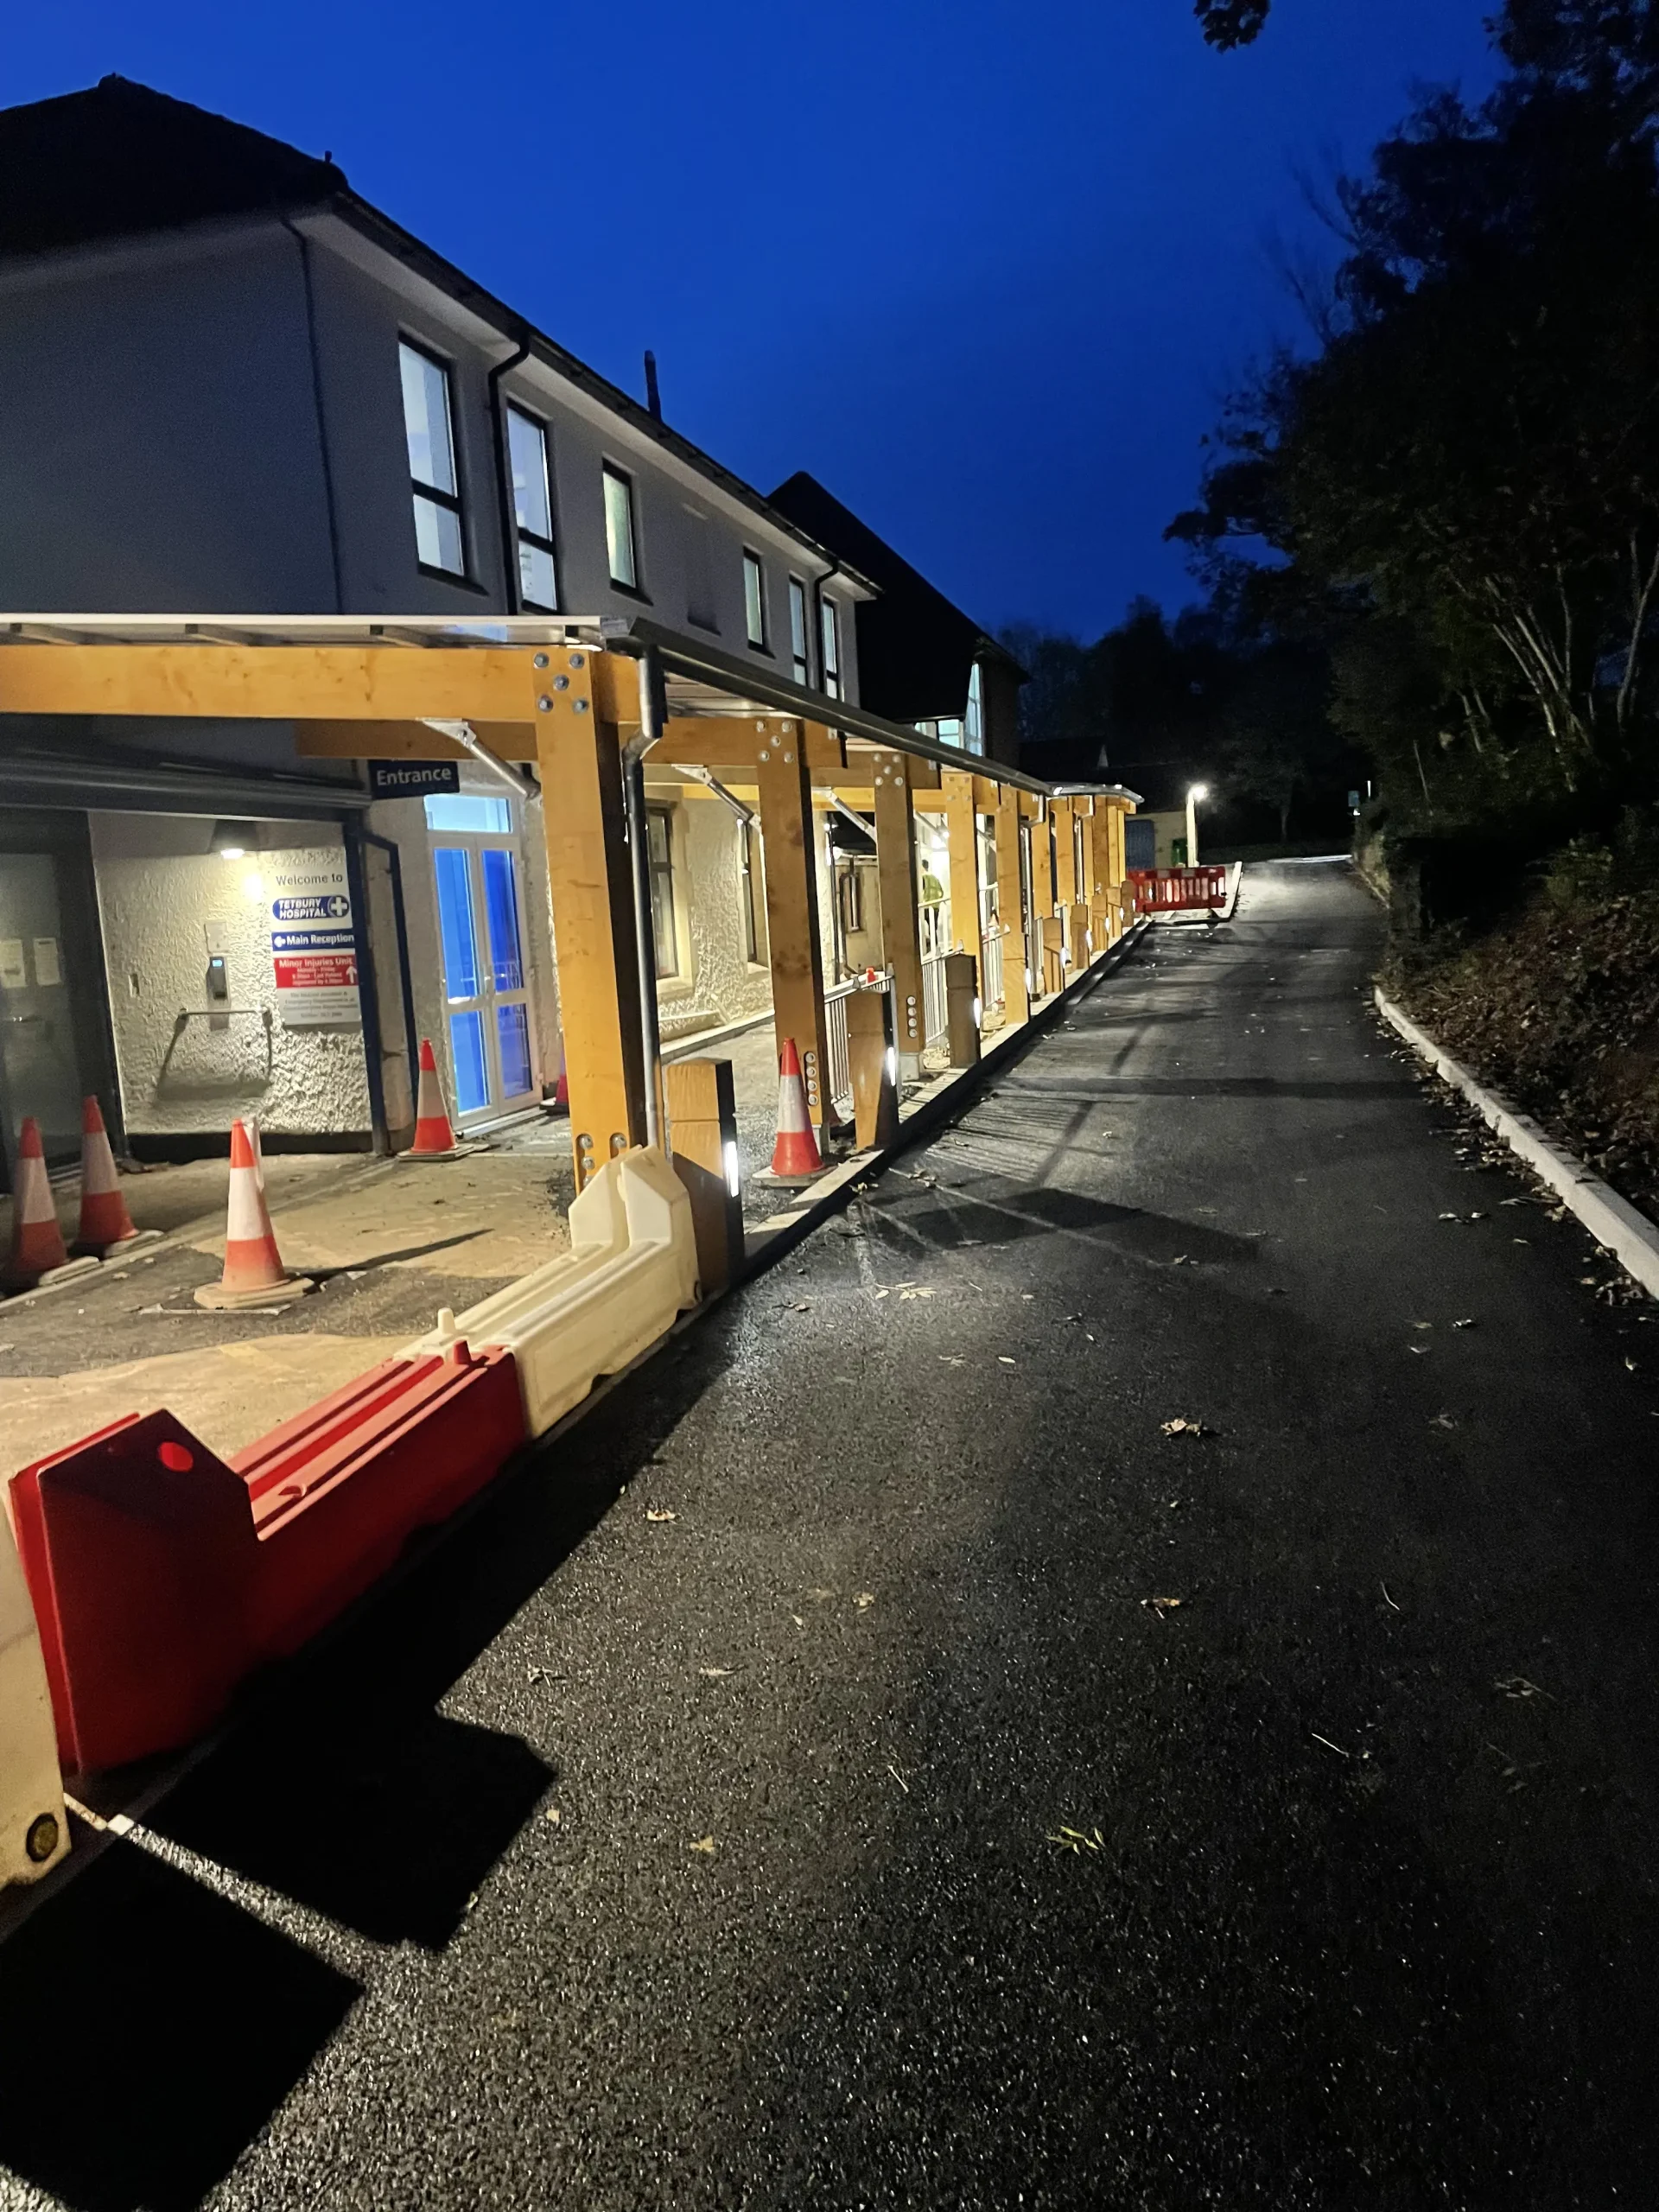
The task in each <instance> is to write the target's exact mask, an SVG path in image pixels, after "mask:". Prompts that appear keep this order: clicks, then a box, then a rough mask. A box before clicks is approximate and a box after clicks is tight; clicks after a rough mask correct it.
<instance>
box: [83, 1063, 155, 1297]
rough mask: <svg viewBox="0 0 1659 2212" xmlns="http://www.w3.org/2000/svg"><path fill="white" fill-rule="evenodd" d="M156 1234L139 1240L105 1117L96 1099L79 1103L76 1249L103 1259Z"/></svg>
mask: <svg viewBox="0 0 1659 2212" xmlns="http://www.w3.org/2000/svg"><path fill="white" fill-rule="evenodd" d="M157 1233H158V1232H157V1231H156V1230H149V1232H148V1236H147V1237H146V1238H144V1239H142V1240H141V1238H140V1236H139V1232H138V1230H136V1229H135V1228H134V1227H133V1225H132V1216H131V1215H130V1213H129V1212H128V1211H127V1202H126V1200H125V1199H124V1198H123V1197H122V1195H121V1185H120V1183H119V1182H118V1180H117V1178H116V1173H115V1154H114V1153H113V1152H111V1149H110V1138H109V1132H108V1130H107V1129H105V1127H104V1116H103V1115H102V1114H101V1113H100V1112H99V1105H98V1101H97V1099H96V1098H83V1099H82V1100H81V1102H80V1226H79V1229H77V1230H76V1231H75V1249H76V1250H77V1251H78V1252H90V1253H92V1255H93V1257H94V1258H95V1259H99V1260H101V1259H103V1258H104V1257H105V1255H107V1254H108V1253H110V1252H112V1251H113V1250H114V1249H115V1248H116V1247H117V1246H118V1244H136V1243H140V1242H141V1241H145V1242H147V1241H148V1238H149V1237H153V1236H156V1234H157Z"/></svg>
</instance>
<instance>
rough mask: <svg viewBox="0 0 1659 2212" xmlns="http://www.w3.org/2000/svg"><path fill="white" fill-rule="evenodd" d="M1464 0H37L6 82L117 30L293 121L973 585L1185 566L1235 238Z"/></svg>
mask: <svg viewBox="0 0 1659 2212" xmlns="http://www.w3.org/2000/svg"><path fill="white" fill-rule="evenodd" d="M1489 5H1490V0H1275V5H1274V15H1273V19H1272V21H1271V22H1270V23H1269V25H1268V30H1267V33H1266V35H1264V37H1263V38H1262V41H1261V43H1260V45H1259V46H1257V47H1256V48H1254V49H1253V50H1250V51H1248V52H1245V53H1242V54H1212V53H1211V52H1210V50H1209V49H1208V48H1206V47H1205V45H1204V44H1203V42H1202V41H1201V39H1200V37H1199V35H1198V29H1197V26H1196V25H1195V23H1194V22H1193V21H1192V14H1191V10H1190V8H1189V6H1188V4H1187V0H1092V4H1090V0H949V4H947V0H843V3H842V4H839V5H836V4H830V0H818V4H816V5H800V4H796V5H791V6H784V5H779V4H776V0H774V4H772V5H768V6H763V5H760V3H759V0H704V4H702V5H701V6H687V5H683V4H670V0H633V4H632V5H630V6H627V7H617V6H609V7H589V8H577V7H570V6H564V5H551V4H543V5H539V6H532V5H531V4H529V0H477V4H474V5H473V6H470V7H467V6H459V5H456V4H455V0H445V4H443V5H442V6H440V5H437V4H435V0H375V3H374V4H369V3H368V0H289V4H287V5H283V6H281V7H277V6H273V5H270V4H269V0H240V4H238V5H233V6H227V5H226V0H190V4H183V3H182V0H143V4H142V5H135V4H133V0H50V4H45V0H35V5H34V6H33V8H28V7H26V6H25V7H22V8H20V9H18V10H16V12H15V13H13V14H12V15H11V16H10V22H9V26H8V35H7V38H6V40H5V42H4V52H3V54H0V99H3V102H4V103H5V104H7V105H10V104H11V103H13V102H16V101H22V100H33V99H44V98H46V97H48V96H49V95H51V94H53V93H56V92H68V91H73V90H74V89H76V88H77V87H79V86H85V85H87V84H90V83H92V82H93V81H94V80H95V79H97V78H99V76H101V75H103V74H104V73H106V72H107V71H111V70H114V71H117V72H118V73H120V74H122V75H123V76H127V77H131V78H135V79H139V80H141V81H143V82H144V83H147V84H150V85H153V86H156V87H157V88H159V89H160V90H162V91H163V92H171V93H174V94H175V95H176V96H177V97H179V98H180V99H188V100H194V101H196V102H198V103H199V104H200V105H202V106H205V107H208V108H212V109H214V110H216V111H219V112H220V113H223V114H226V115H230V116H233V117H235V118H238V120H240V121H242V122H245V123H249V124H254V125H255V126H257V128H259V129H260V130H266V131H269V132H270V133H272V134H273V135H274V136H276V137H282V138H285V139H288V140H289V141H290V142H292V143H294V144H296V145H298V146H300V147H302V148H304V149H306V150H307V151H308V152H312V153H321V152H323V151H324V150H325V149H328V150H331V151H332V152H333V154H334V157H335V159H336V160H337V161H338V162H340V164H341V165H342V167H343V168H345V170H346V174H347V175H348V176H349V177H350V179H351V181H352V183H353V186H354V187H355V188H356V189H357V190H358V191H359V193H361V194H363V195H364V196H365V198H367V199H369V200H372V201H374V202H375V203H377V204H378V206H379V207H382V208H384V209H385V210H386V212H387V213H390V214H391V215H393V216H395V217H396V218H397V219H398V220H399V221H401V222H402V223H404V225H405V226H407V227H408V228H410V230H412V231H414V232H416V233H417V234H418V235H419V236H421V237H422V238H425V239H426V240H427V241H429V243H430V244H431V245H434V246H435V247H437V248H438V249H439V250H440V251H442V252H443V253H445V254H447V255H448V257H450V258H451V259H452V260H454V261H455V262H457V263H458V264H460V265H461V267H462V268H463V269H465V270H467V271H468V272H469V273H471V274H472V275H474V276H475V277H478V278H479V279H480V282H482V283H486V284H487V285H488V286H490V287H491V289H493V290H494V291H496V292H497V293H498V294H499V295H500V296H501V297H502V298H504V299H505V300H506V301H508V302H510V303H511V304H512V305H513V306H514V307H516V308H519V309H521V310H522V311H523V312H524V313H525V314H526V315H529V316H530V317H531V319H532V320H533V321H536V322H537V323H539V324H540V325H541V327H543V329H545V330H547V331H548V332H549V333H550V334H551V335H552V336H554V337H555V338H556V339H558V340H560V341H561V342H562V343H563V344H564V345H566V346H569V347H570V348H571V349H572V350H573V351H574V352H575V353H578V354H580V355H581V356H582V358H583V359H586V360H588V361H589V362H591V363H592V364H593V365H594V367H596V368H598V369H600V370H601V371H602V372H604V373H605V374H607V375H608V376H610V377H612V378H614V379H615V381H616V382H618V383H619V384H621V385H625V386H626V388H627V389H628V390H630V391H634V392H636V393H640V394H642V392H643V385H642V376H641V370H640V354H641V352H642V349H643V348H644V347H645V346H653V347H654V348H655V349H656V353H657V356H658V363H659V365H660V372H661V377H662V386H663V403H664V413H665V414H666V415H667V416H668V418H669V420H670V421H671V423H674V424H675V425H676V426H677V428H678V429H681V430H683V432H684V433H685V434H686V435H688V436H690V437H691V438H693V439H695V440H696V442H698V443H699V444H700V445H702V446H703V447H705V448H707V449H708V450H709V452H710V453H712V454H715V455H717V456H718V457H719V458H720V459H721V461H725V462H726V463H727V464H728V466H729V467H733V468H734V469H736V470H737V471H738V472H739V473H740V474H742V475H744V476H746V477H747V478H748V479H749V480H750V481H751V482H753V483H754V484H756V485H758V486H760V488H761V489H762V490H766V489H767V488H769V487H770V486H772V484H774V483H776V482H778V481H779V480H780V479H781V478H783V477H784V476H785V475H788V474H790V473H791V471H792V470H794V469H797V468H808V469H810V470H811V471H812V473H813V474H815V475H817V476H818V477H820V478H821V479H822V480H823V482H824V483H826V484H827V485H828V486H829V488H830V489H831V490H832V491H833V492H835V493H836V495H837V496H838V497H839V498H841V499H844V500H845V501H846V502H847V503H848V504H849V505H851V506H853V507H855V509H857V510H858V511H859V512H860V513H861V514H862V515H863V516H864V517H865V518H866V519H867V520H868V521H869V522H870V523H871V524H873V525H874V527H875V528H876V529H877V530H879V531H880V532H881V533H882V534H883V535H884V536H886V537H888V538H889V539H891V540H892V541H893V543H895V544H896V545H897V546H898V547H899V550H901V551H902V552H904V553H905V554H906V555H907V556H908V557H909V558H910V559H912V561H914V562H915V563H916V564H917V565H918V567H919V568H920V569H923V570H924V571H925V573H926V574H928V575H931V577H932V578H933V579H934V581H935V582H938V584H939V585H940V586H941V587H942V588H944V590H945V591H947V592H948V593H949V594H950V595H951V596H952V597H953V598H954V599H956V600H957V601H960V602H961V603H962V604H963V606H965V607H967V608H969V610H970V612H972V613H974V614H975V615H976V617H977V618H978V620H981V621H982V622H983V623H985V624H987V625H988V626H995V625H997V624H1000V623H1001V622H1003V621H1005V620H1015V619H1025V620H1034V621H1038V622H1040V623H1043V624H1045V625H1048V626H1053V627H1057V628H1062V629H1069V630H1071V631H1073V632H1077V634H1078V635H1081V636H1084V637H1092V636H1094V635H1096V633H1097V632H1099V631H1100V630H1102V629H1103V628H1105V627H1107V626H1109V625H1110V624H1111V623H1113V622H1114V621H1116V620H1117V619H1118V618H1119V617H1120V616H1121V614H1122V610H1123V607H1124V606H1125V604H1126V602H1127V601H1128V599H1129V598H1130V597H1131V596H1132V595H1133V594H1135V593H1136V592H1143V591H1144V592H1150V593H1152V594H1154V595H1155V596H1157V597H1159V598H1160V599H1162V600H1164V601H1166V603H1167V604H1168V605H1170V606H1171V607H1175V606H1179V605H1180V604H1182V603H1183V602H1184V601H1185V600H1187V599H1189V598H1190V597H1192V596H1193V595H1194V592H1193V587H1192V585H1191V583H1190V582H1189V581H1188V579H1187V578H1186V576H1185V572H1184V570H1183V568H1182V565H1181V562H1180V558H1179V553H1178V551H1177V550H1174V549H1172V548H1170V547H1167V546H1166V545H1165V544H1163V543H1162V542H1161V533H1162V530H1163V526H1164V524H1165V523H1166V522H1167V521H1168V519H1169V518H1170V517H1171V515H1172V514H1173V513H1174V512H1176V511H1177V510H1178V509H1179V508H1180V507H1181V506H1183V505H1188V504H1190V502H1191V499H1192V493H1193V487H1194V484H1195V480H1196V474H1197V470H1198V463H1199V454H1198V440H1199V437H1200V436H1201V435H1202V433H1203V432H1204V430H1205V429H1206V428H1207V427H1208V425H1209V424H1210V423H1211V421H1212V420H1213V419H1214V417H1215V415H1216V412H1217V401H1218V399H1219V397H1220V395H1221V394H1222V393H1223V392H1224V390H1225V389H1226V387H1227V385H1228V384H1229V383H1230V381H1231V380H1232V378H1234V377H1235V375H1236V372H1238V370H1239V369H1240V368H1241V367H1242V366H1243V365H1245V364H1246V363H1248V361H1249V359H1250V357H1251V356H1252V355H1253V354H1254V353H1258V352H1259V351H1260V350H1261V349H1262V346H1264V345H1265V344H1266V343H1267V342H1268V340H1269V339H1270V338H1271V337H1272V336H1273V335H1274V334H1275V333H1284V334H1289V333H1290V332H1291V331H1292V330H1293V329H1294V327H1295V315H1294V310H1293V308H1291V306H1290V305H1289V303H1288V302H1287V299H1286V298H1285V296H1284V293H1283V290H1282V288H1281V283H1280V281H1279V279H1278V278H1277V277H1275V276H1274V273H1273V270H1272V267H1271V265H1270V260H1269V257H1268V253H1267V251H1266V250H1265V242H1266V240H1267V238H1268V235H1269V233H1270V232H1272V231H1273V230H1274V228H1275V227H1276V228H1277V229H1278V231H1279V232H1281V233H1282V234H1284V235H1286V236H1287V237H1294V236H1296V235H1298V234H1299V233H1304V232H1307V231H1308V230H1309V229H1310V227H1311V226H1310V223H1309V219H1308V218H1307V217H1306V214H1305V213H1304V212H1303V209H1302V205H1301V201H1300V195H1299V193H1298V189H1297V187H1296V184H1295V182H1294V175H1293V172H1294V169H1295V168H1297V167H1298V166H1299V165H1300V167H1303V168H1313V169H1319V168H1321V167H1322V166H1325V165H1328V162H1329V158H1330V156H1331V154H1332V151H1333V150H1334V151H1335V152H1338V153H1339V154H1340V155H1342V156H1344V157H1345V158H1346V159H1348V160H1349V161H1357V159H1359V158H1360V157H1361V156H1363V153H1364V152H1365V150H1366V149H1368V148H1369V147H1370V145H1371V144H1372V143H1374V141H1375V140H1376V137H1378V136H1379V135H1380V134H1381V132H1382V131H1383V130H1384V129H1385V128H1386V126H1387V125H1388V124H1389V123H1390V122H1392V121H1393V120H1394V119H1395V118H1396V117H1397V116H1398V115H1399V114H1400V113H1401V111H1402V109H1403V107H1404V105H1405V103H1406V100H1407V98H1408V90H1409V87H1410V86H1411V84H1412V83H1413V81H1414V80H1423V79H1428V80H1435V81H1440V80H1446V79H1461V80H1462V81H1463V82H1464V83H1465V86H1470V85H1472V86H1477V87H1478V86H1480V85H1482V84H1484V82H1485V81H1486V79H1487V77H1488V75H1489V73H1490V69H1491V63H1490V58H1489V56H1488V54H1487V49H1486V45H1485V41H1484V36H1483V34H1482V30H1481V18H1482V16H1483V15H1484V13H1485V12H1486V11H1487V8H1488V6H1489Z"/></svg>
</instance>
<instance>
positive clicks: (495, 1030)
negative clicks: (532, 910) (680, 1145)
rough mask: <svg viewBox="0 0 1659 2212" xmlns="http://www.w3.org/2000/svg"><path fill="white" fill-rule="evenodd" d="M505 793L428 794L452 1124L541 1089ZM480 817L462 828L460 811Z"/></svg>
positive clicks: (530, 1100)
mask: <svg viewBox="0 0 1659 2212" xmlns="http://www.w3.org/2000/svg"><path fill="white" fill-rule="evenodd" d="M511 810H512V800H510V799H495V798H486V799H474V798H448V799H429V800H428V802H427V818H428V821H429V823H430V825H431V827H432V829H433V830H434V832H435V834H434V836H433V840H432V868H433V874H434V877H435V881H436V887H437V898H438V934H439V938H440V941H441V943H442V950H443V987H444V996H445V999H446V1001H448V1021H449V1058H450V1062H451V1065H453V1067H454V1079H455V1101H454V1103H455V1120H456V1122H457V1125H458V1126H464V1125H470V1124H471V1123H474V1122H480V1121H488V1120H491V1119H493V1118H494V1117H495V1116H497V1115H500V1114H511V1113H512V1112H514V1111H515V1110H516V1109H518V1108H520V1107H524V1106H532V1105H534V1104H535V1103H537V1099H538V1098H539V1096H540V1095H541V1094H540V1084H539V1081H538V1078H537V1066H536V1058H537V1055H536V1041H535V1033H534V1030H533V1028H532V1027H531V1011H530V993H529V988H528V985H527V982H526V971H525V963H524V922H523V915H522V912H521V899H520V892H519V887H520V882H521V876H522V871H521V868H520V861H519V854H518V841H517V839H516V838H515V837H514V836H513V835H512V812H511ZM469 814H470V816H471V818H472V819H474V820H479V821H480V822H481V823H486V824H487V825H488V826H487V827H480V829H461V828H460V827H459V826H458V820H459V821H460V822H465V821H466V820H467V818H468V816H469Z"/></svg>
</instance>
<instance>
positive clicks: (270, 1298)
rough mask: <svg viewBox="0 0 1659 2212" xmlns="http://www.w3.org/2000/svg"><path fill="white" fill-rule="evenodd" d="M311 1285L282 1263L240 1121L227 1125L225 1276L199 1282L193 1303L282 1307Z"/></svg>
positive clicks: (219, 1307) (212, 1307)
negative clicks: (228, 1173)
mask: <svg viewBox="0 0 1659 2212" xmlns="http://www.w3.org/2000/svg"><path fill="white" fill-rule="evenodd" d="M312 1289H315V1284H313V1283H312V1282H311V1281H308V1279H307V1278H306V1277H305V1276H303V1275H291V1274H289V1271H288V1269H287V1268H285V1267H284V1266H283V1255H282V1254H281V1253H280V1252H279V1251H278V1250H277V1238H276V1236H275V1234H274V1232H273V1231H272V1229H271V1226H270V1213H269V1211H267V1209H266V1205H265V1194H264V1192H263V1191H262V1190H261V1189H260V1187H259V1171H258V1169H257V1167H256V1166H255V1165H254V1159H253V1147H252V1145H251V1144H250V1143H249V1141H248V1133H247V1130H246V1129H245V1128H244V1127H243V1125H242V1123H241V1122H232V1123H231V1197H230V1205H229V1209H228V1211H227V1214H226V1223H225V1272H224V1274H223V1275H222V1276H221V1277H220V1278H219V1281H217V1282H210V1283H204V1284H203V1285H202V1287H201V1288H200V1290H199V1291H197V1293H196V1294H195V1296H196V1303H197V1305H198V1306H207V1307H208V1308H209V1309H210V1310H211V1311H213V1312H215V1313H218V1312H220V1311H222V1310H223V1309H224V1308H226V1307H227V1306H228V1307H232V1308H233V1307H236V1306H273V1305H285V1304H287V1302H288V1301H289V1300H290V1299H295V1298H302V1297H303V1296H304V1295H305V1294H306V1292H307V1291H308V1290H312Z"/></svg>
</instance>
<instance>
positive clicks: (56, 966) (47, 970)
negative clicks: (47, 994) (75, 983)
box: [35, 937, 63, 990]
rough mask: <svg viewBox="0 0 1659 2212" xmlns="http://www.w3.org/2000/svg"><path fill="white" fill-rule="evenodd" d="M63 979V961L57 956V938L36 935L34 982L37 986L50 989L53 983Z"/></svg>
mask: <svg viewBox="0 0 1659 2212" xmlns="http://www.w3.org/2000/svg"><path fill="white" fill-rule="evenodd" d="M62 981H63V963H62V961H60V959H59V957H58V940H57V939H56V938H54V937H37V938H35V984H36V986H37V988H40V989H41V990H50V988H52V986H53V984H54V983H60V982H62Z"/></svg>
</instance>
